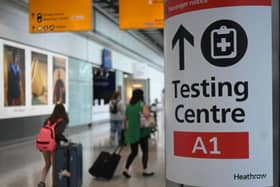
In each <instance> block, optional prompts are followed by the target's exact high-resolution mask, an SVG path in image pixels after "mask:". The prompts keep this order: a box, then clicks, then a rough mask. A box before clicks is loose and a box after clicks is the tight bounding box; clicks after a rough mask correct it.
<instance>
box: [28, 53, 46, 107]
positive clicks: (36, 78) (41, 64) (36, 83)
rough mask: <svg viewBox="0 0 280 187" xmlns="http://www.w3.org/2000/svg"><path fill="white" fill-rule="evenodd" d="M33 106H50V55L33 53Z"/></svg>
mask: <svg viewBox="0 0 280 187" xmlns="http://www.w3.org/2000/svg"><path fill="white" fill-rule="evenodd" d="M31 85H32V86H31V87H32V88H31V89H32V92H31V93H32V105H48V93H49V92H48V55H46V54H43V53H38V52H34V51H32V52H31Z"/></svg>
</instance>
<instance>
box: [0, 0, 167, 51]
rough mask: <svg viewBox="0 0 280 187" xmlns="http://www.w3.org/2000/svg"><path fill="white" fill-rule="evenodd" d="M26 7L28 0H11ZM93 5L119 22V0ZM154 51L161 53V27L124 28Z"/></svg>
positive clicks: (94, 1)
mask: <svg viewBox="0 0 280 187" xmlns="http://www.w3.org/2000/svg"><path fill="white" fill-rule="evenodd" d="M0 1H1V0H0ZM12 1H14V2H16V3H17V4H19V5H21V6H22V7H25V8H26V9H28V3H29V0H12ZM93 6H94V8H96V9H97V10H98V11H100V12H102V13H103V14H104V15H106V16H107V17H108V18H109V19H111V21H113V22H114V23H116V24H117V25H118V24H119V0H93ZM126 31H127V32H129V33H130V34H132V35H133V36H135V37H136V38H137V39H138V40H140V41H141V42H143V43H144V44H146V45H147V46H149V47H150V48H151V49H153V50H154V51H156V52H158V53H160V54H163V29H145V30H144V29H137V30H135V29H133V30H126Z"/></svg>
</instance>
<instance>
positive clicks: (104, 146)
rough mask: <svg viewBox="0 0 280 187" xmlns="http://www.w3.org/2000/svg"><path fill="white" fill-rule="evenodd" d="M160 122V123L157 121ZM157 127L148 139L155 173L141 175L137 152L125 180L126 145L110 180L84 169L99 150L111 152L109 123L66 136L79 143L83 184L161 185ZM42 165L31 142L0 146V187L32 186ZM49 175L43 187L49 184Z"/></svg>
mask: <svg viewBox="0 0 280 187" xmlns="http://www.w3.org/2000/svg"><path fill="white" fill-rule="evenodd" d="M159 124H161V123H159ZM160 127H161V129H160V130H159V132H158V133H157V134H156V136H155V137H153V138H152V139H151V140H150V155H149V157H150V158H149V165H150V167H151V168H152V169H153V171H154V172H155V176H153V177H149V178H145V177H143V176H142V175H141V172H142V166H141V151H139V154H138V158H137V159H136V160H135V161H134V163H133V165H132V168H131V169H132V170H131V173H132V177H131V178H130V179H125V178H124V177H123V176H122V175H121V171H122V169H123V167H124V162H125V160H126V158H127V155H128V154H129V147H126V148H124V149H123V151H122V153H121V155H122V159H121V162H120V163H119V165H118V168H117V170H116V173H115V176H114V178H113V179H112V180H110V181H102V180H95V179H94V178H93V177H91V176H90V175H89V173H88V168H89V167H90V165H91V164H92V163H93V162H94V160H95V158H96V157H97V156H98V154H99V153H100V151H112V148H113V147H112V146H109V143H108V142H109V141H108V139H109V124H103V125H98V126H94V127H92V128H91V129H88V130H85V131H82V132H80V133H76V134H74V135H71V136H70V139H71V141H73V142H81V143H82V144H83V187H109V186H113V187H117V186H119V187H126V186H133V187H145V186H154V187H164V186H165V178H164V142H163V140H164V138H163V130H162V128H163V127H162V125H160ZM42 165H43V160H42V158H41V155H40V152H38V151H37V150H36V149H35V148H34V143H33V142H25V143H22V144H19V145H13V146H10V147H6V148H1V149H0V186H1V187H35V186H36V184H37V183H38V181H39V175H40V170H41V167H42ZM50 181H51V179H50V175H49V177H48V181H47V186H51V184H50V183H51V182H50Z"/></svg>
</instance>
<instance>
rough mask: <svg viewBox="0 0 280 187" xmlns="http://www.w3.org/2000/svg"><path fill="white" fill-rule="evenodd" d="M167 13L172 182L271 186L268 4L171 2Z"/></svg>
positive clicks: (265, 0) (262, 0)
mask: <svg viewBox="0 0 280 187" xmlns="http://www.w3.org/2000/svg"><path fill="white" fill-rule="evenodd" d="M165 12H166V17H165V28H164V30H165V61H166V65H165V68H166V69H165V88H166V95H165V97H166V107H165V108H166V109H165V115H166V116H167V117H166V122H165V124H166V175H167V178H168V179H169V180H171V181H174V182H176V183H179V184H187V185H192V186H207V187H225V186H227V187H231V186H232V187H261V186H262V187H263V186H272V185H273V160H272V153H273V151H272V141H273V139H272V46H271V45H272V34H271V32H272V31H271V0H227V1H217V0H184V1H182V0H169V1H167V2H166V3H165ZM167 114H168V115H167Z"/></svg>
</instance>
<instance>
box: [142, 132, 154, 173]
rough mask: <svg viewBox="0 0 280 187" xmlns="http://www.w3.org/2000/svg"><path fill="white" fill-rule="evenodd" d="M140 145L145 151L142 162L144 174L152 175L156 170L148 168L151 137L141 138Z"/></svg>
mask: <svg viewBox="0 0 280 187" xmlns="http://www.w3.org/2000/svg"><path fill="white" fill-rule="evenodd" d="M140 146H141V150H142V153H143V158H142V163H143V169H144V171H143V175H144V176H152V175H154V172H151V171H149V170H148V169H147V168H148V159H149V138H148V137H147V138H142V139H141V140H140Z"/></svg>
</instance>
